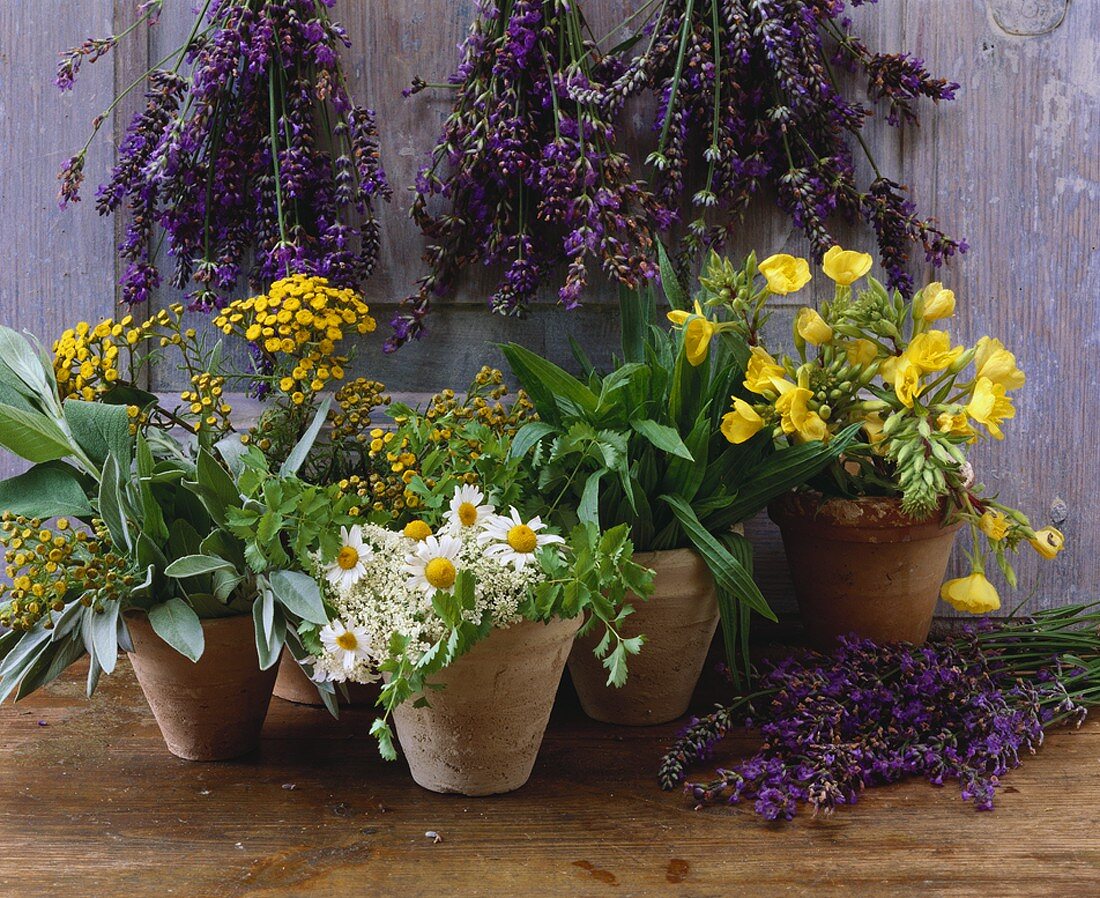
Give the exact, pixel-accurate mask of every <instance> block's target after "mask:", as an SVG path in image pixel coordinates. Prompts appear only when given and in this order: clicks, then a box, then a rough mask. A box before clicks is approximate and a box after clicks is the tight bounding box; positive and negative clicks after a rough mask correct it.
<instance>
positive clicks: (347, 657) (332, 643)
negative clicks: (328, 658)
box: [320, 619, 371, 673]
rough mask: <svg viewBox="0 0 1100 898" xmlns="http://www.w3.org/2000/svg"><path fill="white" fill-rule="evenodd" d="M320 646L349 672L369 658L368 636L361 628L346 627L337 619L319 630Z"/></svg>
mask: <svg viewBox="0 0 1100 898" xmlns="http://www.w3.org/2000/svg"><path fill="white" fill-rule="evenodd" d="M320 636H321V644H322V645H323V646H324V647H325V651H327V652H331V653H332V654H333V655H335V656H336V658H337V659H338V660H339V661H340V663H341V664H343V666H344V670H345V671H347V672H349V673H350V672H351V671H352V670H354V669H355V665H357V664H359V663H360V662H361V661H366V660H367V659H368V658H370V654H371V652H370V634H368V633H367V631H366V630H365V629H363V628H362V627H354V626H353V627H348V626H345V624H344V622H343V621H341V620H339V619H337V620H334V621H330V622H329V623H327V624H325V626H324V627H322V628H321V633H320Z"/></svg>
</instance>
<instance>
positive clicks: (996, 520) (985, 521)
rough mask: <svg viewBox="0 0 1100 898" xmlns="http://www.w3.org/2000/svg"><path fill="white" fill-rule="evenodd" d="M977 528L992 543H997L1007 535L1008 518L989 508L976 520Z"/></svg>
mask: <svg viewBox="0 0 1100 898" xmlns="http://www.w3.org/2000/svg"><path fill="white" fill-rule="evenodd" d="M978 528H979V529H980V530H981V531H982V533H984V534H985V535H986V536H988V537H989V538H990V539H991V540H992V541H993V542H999V541H1000V540H1002V539H1004V538H1005V534H1007V533H1008V518H1007V517H1006V516H1005V515H1004V514H1003V513H1001V512H999V511H997V509H995V508H990V509H989V510H987V511H986V512H985V513H984V514H983V515H982V516H981V518H979V519H978Z"/></svg>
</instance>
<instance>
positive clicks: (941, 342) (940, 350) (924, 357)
mask: <svg viewBox="0 0 1100 898" xmlns="http://www.w3.org/2000/svg"><path fill="white" fill-rule="evenodd" d="M962 354H963V348H962V347H961V346H956V347H955V348H954V349H952V348H951V336H950V335H949V334H948V333H947V332H946V331H925V332H924V333H923V334H917V335H916V336H915V337H914V338H913V339H912V341H911V342H910V343H909V347H908V348H907V349H906V350H905V356H906V357H907V358H908V359H909V361H910V362H911V363H912V364H914V365H916V366H917V367H918V368H919V369H920V371H921V373H922V374H931V373H932V372H935V371H943V370H944V369H945V368H946V367H947V366H948V365H950V364H951V363H952V362H953V361H955V359H957V358H958V357H959V356H960V355H962Z"/></svg>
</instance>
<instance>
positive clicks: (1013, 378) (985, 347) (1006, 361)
mask: <svg viewBox="0 0 1100 898" xmlns="http://www.w3.org/2000/svg"><path fill="white" fill-rule="evenodd" d="M976 348H977V353H976V354H975V356H974V366H975V367H976V368H977V370H978V377H987V378H989V379H990V380H991V381H993V383H995V384H1001V386H1003V387H1004V388H1005V389H1006V390H1018V389H1019V388H1020V387H1022V386H1023V385H1024V381H1025V380H1026V379H1027V378H1026V377H1025V376H1024V372H1023V371H1021V370H1020V369H1019V368H1017V367H1016V356H1015V355H1013V354H1012V353H1011V352H1009V351H1008V350H1007V349H1005V347H1004V344H1003V343H1002V342H1001V341H1000V340H996V339H994V338H993V337H982V338H981V339H980V340H979V341H978V344H977V347H976Z"/></svg>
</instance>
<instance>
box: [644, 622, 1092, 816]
mask: <svg viewBox="0 0 1100 898" xmlns="http://www.w3.org/2000/svg"><path fill="white" fill-rule="evenodd" d="M1098 625H1100V611H1097V610H1096V606H1095V605H1090V606H1083V605H1075V606H1069V607H1066V608H1059V609H1055V610H1052V611H1044V612H1040V613H1039V614H1036V615H1035V616H1034V617H1031V618H1022V619H1014V620H1009V621H1007V622H1002V623H992V622H988V621H987V622H984V623H983V625H982V626H979V627H977V628H974V629H971V630H969V631H968V632H966V633H964V634H963V635H960V636H956V637H952V638H950V639H947V640H944V641H941V642H936V643H929V644H928V645H925V646H919V647H916V646H911V645H875V644H874V643H871V642H869V641H866V640H856V639H850V640H842V641H841V644H840V646H839V647H838V648H837V649H836V650H835V651H834V652H832V653H830V654H827V655H826V654H817V653H808V654H806V655H803V656H795V657H790V658H787V659H784V660H782V661H778V662H775V663H772V664H770V665H769V666H768V667H767V668H766V669H765V671H764V672H763V674H762V676H761V677H760V678H759V680H758V681H757V683H756V688H755V689H754V691H753V693H752V694H751V695H749V696H746V697H744V698H742V699H740V700H739V701H738V702H736V703H735V704H733V705H731V706H730V707H726V708H719V709H718V710H717V711H715V712H714V713H713V714H710V715H709V716H707V717H705V718H703V719H702V720H694V721H692V723H691V724H690V726H689V727H688V728H687V729H686V730H685V731H684V733H683V734H682V735H681V737H680V739H679V740H678V741H677V743H676V745H675V746H673V748H672V750H671V751H670V752H669V753H668V754H667V755H666V756H665V758H664V759H663V761H662V763H661V768H660V773H659V779H660V783H661V785H662V787H663V788H666V789H671V788H673V787H674V786H676V785H678V784H680V783H682V782H683V781H684V779H685V778H686V771H685V768H686V766H687V765H688V764H690V763H692V762H696V761H701V760H704V759H706V758H709V757H711V756H712V755H713V753H714V751H715V749H716V747H717V745H718V743H719V742H720V740H721V739H722V738H723V737H724V736H725V735H726V734H727V733H729V732H730V731H731V730H733V729H734V728H738V727H755V728H757V729H758V730H759V732H760V735H761V736H762V737H763V745H762V746H761V748H760V749H759V750H758V751H757V752H756V753H755V754H753V755H752V756H751V757H750V758H748V759H747V760H742V761H739V762H738V763H737V764H735V765H734V766H732V767H729V768H725V769H719V770H718V771H717V775H716V777H715V778H714V779H713V780H711V781H709V782H701V783H688V784H687V786H686V790H687V792H688V794H690V795H691V796H692V797H693V798H694V799H695V800H696V801H697V802H699V803H700V804H707V803H719V802H728V803H730V804H736V803H738V802H742V801H752V802H753V803H754V808H755V810H756V812H757V813H758V814H760V815H761V816H763V817H765V818H767V819H769V820H776V819H784V820H789V819H791V818H792V817H793V816H794V815H795V813H796V812H797V810H798V807H799V805H800V804H808V805H809V806H810V807H812V808H813V810H814V811H815V813H816V812H817V811H823V812H826V813H828V812H831V811H833V810H835V808H836V807H838V806H839V805H845V804H852V803H854V802H855V801H856V800H857V798H858V796H859V793H860V792H861V791H862V790H863V789H864V788H866V787H868V786H875V785H881V784H885V783H892V782H896V781H898V780H901V779H903V778H905V777H909V776H921V777H925V778H926V779H928V781H929V782H931V783H933V784H936V785H942V784H943V783H945V782H947V781H948V780H956V781H958V782H959V784H960V785H961V788H962V797H963V799H964V800H972V801H973V802H974V804H975V807H977V808H978V809H979V810H990V809H992V807H993V797H994V791H995V788H996V786H997V785H998V780H999V777H1001V776H1002V775H1003V774H1004V773H1005V772H1006V771H1008V770H1009V769H1011V768H1014V767H1017V766H1019V764H1020V758H1021V755H1024V754H1026V753H1028V752H1034V751H1035V750H1036V749H1037V748H1038V747H1039V746H1040V745H1041V744H1042V741H1043V733H1044V731H1046V730H1048V729H1050V728H1052V727H1055V726H1058V725H1061V724H1065V723H1077V724H1080V722H1081V721H1082V720H1083V719H1084V717H1085V713H1086V710H1087V708H1088V707H1090V706H1092V705H1095V704H1097V703H1098V702H1100V635H1098Z"/></svg>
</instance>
